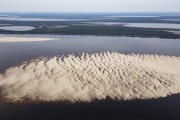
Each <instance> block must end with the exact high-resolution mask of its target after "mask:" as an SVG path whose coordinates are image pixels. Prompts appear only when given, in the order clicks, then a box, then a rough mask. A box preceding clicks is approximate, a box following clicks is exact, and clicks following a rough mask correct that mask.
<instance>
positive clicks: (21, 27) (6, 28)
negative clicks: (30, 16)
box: [0, 26, 35, 31]
mask: <svg viewBox="0 0 180 120" xmlns="http://www.w3.org/2000/svg"><path fill="white" fill-rule="evenodd" d="M0 29H1V30H11V31H29V30H33V29H35V27H32V26H0Z"/></svg>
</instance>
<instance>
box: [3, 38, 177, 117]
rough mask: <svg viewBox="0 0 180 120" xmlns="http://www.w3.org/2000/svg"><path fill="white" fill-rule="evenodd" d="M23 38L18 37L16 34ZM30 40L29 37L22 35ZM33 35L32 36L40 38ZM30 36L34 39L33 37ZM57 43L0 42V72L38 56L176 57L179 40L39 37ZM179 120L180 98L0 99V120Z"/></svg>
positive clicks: (174, 96)
mask: <svg viewBox="0 0 180 120" xmlns="http://www.w3.org/2000/svg"><path fill="white" fill-rule="evenodd" d="M16 36H19V37H23V36H21V35H16ZM25 36H26V37H32V35H25ZM41 36H43V35H40V36H36V37H41ZM33 37H34V36H33ZM43 37H53V38H56V39H58V40H54V41H41V42H10V43H0V72H3V71H4V70H5V69H7V68H9V67H12V66H14V65H17V64H20V63H21V62H23V61H26V60H31V59H33V58H37V57H41V56H54V55H66V54H69V53H73V54H79V53H82V52H88V53H94V52H106V51H111V52H120V53H125V54H126V53H145V54H162V55H170V56H180V40H179V39H159V38H138V37H134V38H132V37H103V36H98V37H97V36H66V35H59V36H43ZM8 119H12V120H19V119H23V120H35V119H37V120H64V119H74V120H76V119H83V120H95V119H99V120H100V119H108V120H114V119H118V120H121V119H122V120H127V119H130V120H132V119H134V120H180V95H173V96H169V97H167V98H161V99H154V100H134V101H126V102H125V101H124V102H122V101H119V102H117V101H116V102H115V101H112V100H110V99H107V100H104V101H94V102H91V103H77V104H69V103H26V104H25V103H16V104H15V103H10V102H7V101H6V100H3V99H2V98H0V120H8Z"/></svg>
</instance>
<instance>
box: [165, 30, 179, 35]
mask: <svg viewBox="0 0 180 120" xmlns="http://www.w3.org/2000/svg"><path fill="white" fill-rule="evenodd" d="M168 32H170V33H173V34H176V35H180V31H176V30H171V31H168Z"/></svg>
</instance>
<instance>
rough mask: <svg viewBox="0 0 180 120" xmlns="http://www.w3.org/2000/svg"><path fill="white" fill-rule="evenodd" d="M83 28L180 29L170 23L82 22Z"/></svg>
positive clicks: (177, 25)
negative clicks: (116, 26) (114, 26)
mask: <svg viewBox="0 0 180 120" xmlns="http://www.w3.org/2000/svg"><path fill="white" fill-rule="evenodd" d="M84 23H85V24H82V25H85V26H97V25H98V26H112V25H118V26H121V27H122V26H126V27H137V28H162V29H180V24H171V23H125V22H84Z"/></svg>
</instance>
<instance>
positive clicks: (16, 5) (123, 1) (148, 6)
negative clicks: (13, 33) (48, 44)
mask: <svg viewBox="0 0 180 120" xmlns="http://www.w3.org/2000/svg"><path fill="white" fill-rule="evenodd" d="M156 11H157V12H180V0H0V12H156Z"/></svg>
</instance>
